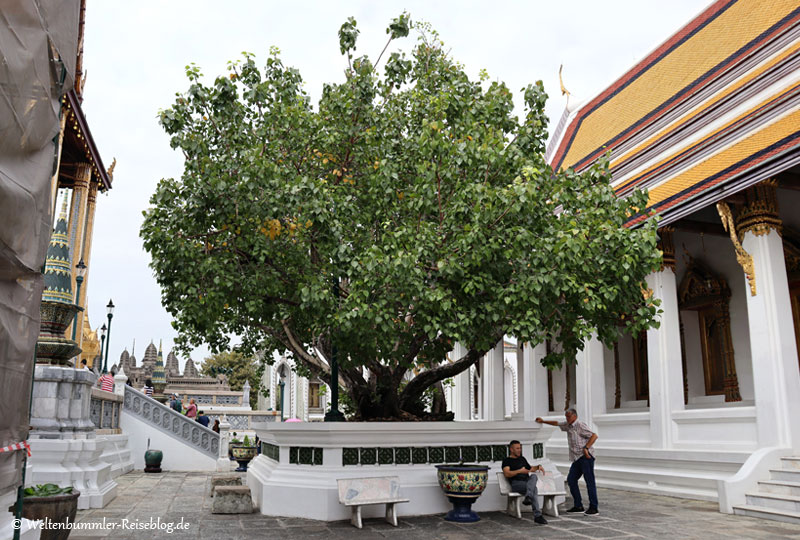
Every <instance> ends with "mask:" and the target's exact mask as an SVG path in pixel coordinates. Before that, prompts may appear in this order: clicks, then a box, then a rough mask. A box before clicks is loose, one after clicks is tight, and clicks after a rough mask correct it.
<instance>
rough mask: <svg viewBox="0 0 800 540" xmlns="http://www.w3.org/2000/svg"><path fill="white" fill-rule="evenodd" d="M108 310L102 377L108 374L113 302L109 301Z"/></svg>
mask: <svg viewBox="0 0 800 540" xmlns="http://www.w3.org/2000/svg"><path fill="white" fill-rule="evenodd" d="M106 310H108V341H106V357H105V359H104V360H103V375H105V374H106V373H108V349H110V348H111V318H112V317H113V316H114V301H113V300H109V301H108V305H107V306H106Z"/></svg>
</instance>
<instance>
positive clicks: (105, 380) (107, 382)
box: [100, 373, 114, 392]
mask: <svg viewBox="0 0 800 540" xmlns="http://www.w3.org/2000/svg"><path fill="white" fill-rule="evenodd" d="M100 390H103V391H104V392H113V391H114V377H112V376H111V375H109V374H108V373H106V374H105V375H103V376H102V377H100Z"/></svg>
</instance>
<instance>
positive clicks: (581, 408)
mask: <svg viewBox="0 0 800 540" xmlns="http://www.w3.org/2000/svg"><path fill="white" fill-rule="evenodd" d="M603 348H604V346H603V344H602V343H601V342H600V341H599V340H598V339H597V337H596V336H592V337H591V338H590V339H588V340H586V341H585V342H584V344H583V350H582V351H578V355H577V359H578V363H577V365H576V366H575V394H576V396H575V408H576V409H577V411H578V418H581V419H582V420H583V421H584V422H586V423H587V424H588V425H590V426H593V425H594V420H593V418H594V415H595V414H603V413H605V412H606V381H605V365H604V358H603Z"/></svg>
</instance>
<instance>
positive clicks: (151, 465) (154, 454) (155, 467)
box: [144, 439, 164, 473]
mask: <svg viewBox="0 0 800 540" xmlns="http://www.w3.org/2000/svg"><path fill="white" fill-rule="evenodd" d="M162 459H164V452H162V451H161V450H155V449H153V450H151V449H150V439H147V451H145V453H144V465H145V467H144V472H146V473H160V472H161V460H162Z"/></svg>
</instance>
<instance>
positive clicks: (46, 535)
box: [8, 484, 81, 540]
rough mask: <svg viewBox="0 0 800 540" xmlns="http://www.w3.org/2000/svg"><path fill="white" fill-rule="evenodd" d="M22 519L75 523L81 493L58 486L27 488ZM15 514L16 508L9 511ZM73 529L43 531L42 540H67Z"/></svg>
mask: <svg viewBox="0 0 800 540" xmlns="http://www.w3.org/2000/svg"><path fill="white" fill-rule="evenodd" d="M23 493H24V495H25V497H24V499H23V500H22V517H24V518H27V519H30V520H39V519H41V520H43V519H45V518H47V519H48V520H49V521H50V522H51V523H75V514H76V513H77V512H78V497H80V495H81V493H80V491H77V490H74V489H72V487H63V488H62V487H59V486H57V485H56V484H44V485H38V486H35V487H27V488H25V489H24V490H23ZM8 510H9V512H14V508H13V507H11V508H9V509H8ZM70 532H72V529H69V528H66V526H65V528H63V529H57V528H49V529H42V531H41V533H42V535H41V537H40V538H41V540H66V538H67V537H69V533H70Z"/></svg>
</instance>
